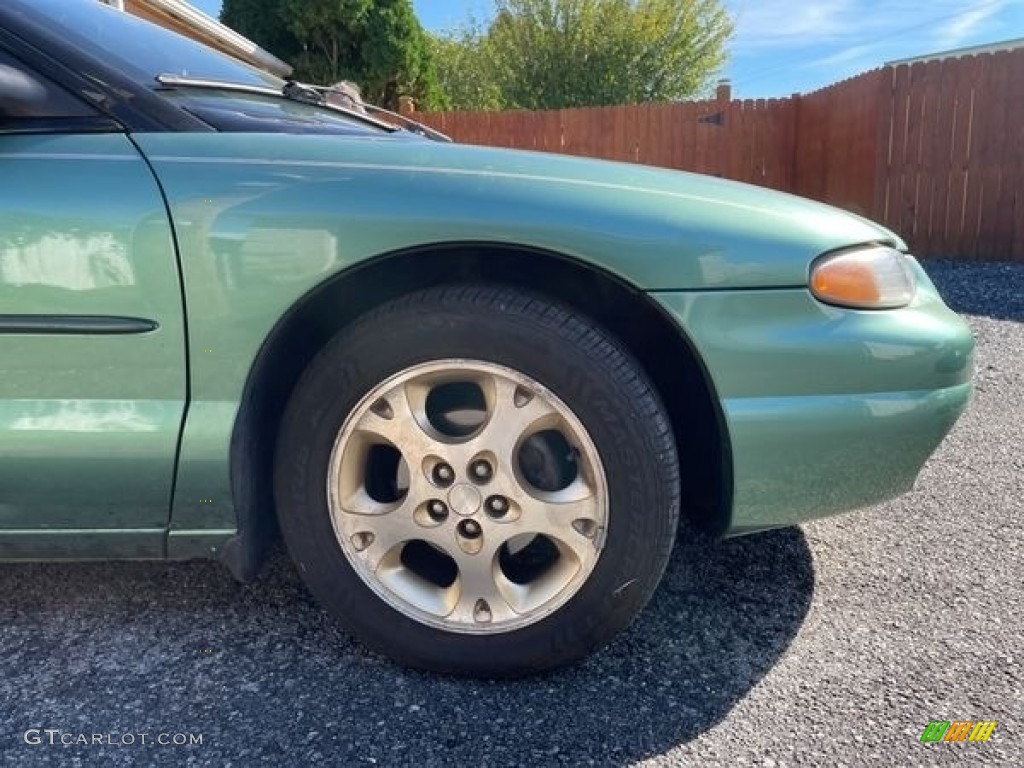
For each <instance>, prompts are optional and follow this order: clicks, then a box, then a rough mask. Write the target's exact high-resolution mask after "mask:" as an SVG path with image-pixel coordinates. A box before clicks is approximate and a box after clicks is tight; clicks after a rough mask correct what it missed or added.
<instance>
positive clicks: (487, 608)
mask: <svg viewBox="0 0 1024 768" xmlns="http://www.w3.org/2000/svg"><path fill="white" fill-rule="evenodd" d="M499 546H500V542H496V543H491V544H488V545H487V546H486V547H485V548H484V549H483V550H482V551H480V552H478V553H477V554H475V555H469V554H466V553H464V552H458V553H457V554H455V563H456V564H457V565H458V567H459V599H458V601H457V602H456V604H455V608H454V609H453V610H452V612H451V613H450V614H449V615H448V616H447V617H446V618H448V619H449V620H451V621H456V622H459V623H460V624H468V625H471V626H472V625H476V626H487V625H488V624H495V623H498V622H502V621H509V620H512V619H515V618H516V616H517V615H518V614H516V612H515V611H514V610H512V606H510V605H509V604H508V601H507V600H506V599H505V596H504V595H503V594H502V592H501V590H500V589H499V588H498V582H499V580H501V581H504V582H505V583H508V580H507V579H505V577H504V576H503V575H502V573H501V569H500V568H498V566H497V563H496V562H495V561H496V558H497V552H498V547H499Z"/></svg>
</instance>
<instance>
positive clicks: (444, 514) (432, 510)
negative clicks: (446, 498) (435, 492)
mask: <svg viewBox="0 0 1024 768" xmlns="http://www.w3.org/2000/svg"><path fill="white" fill-rule="evenodd" d="M427 514H428V515H430V519H431V520H433V521H434V522H435V523H443V522H444V521H445V520H447V519H448V505H447V504H445V503H444V502H443V501H439V500H437V499H434V500H432V501H428V502H427Z"/></svg>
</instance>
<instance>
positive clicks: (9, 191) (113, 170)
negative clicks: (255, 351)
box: [0, 47, 187, 557]
mask: <svg viewBox="0 0 1024 768" xmlns="http://www.w3.org/2000/svg"><path fill="white" fill-rule="evenodd" d="M0 366H2V375H0V557H94V556H95V557H134V556H138V557H154V556H157V557H158V556H161V555H162V554H163V552H164V547H165V543H164V542H165V536H166V528H167V524H168V514H169V509H170V502H171V495H172V490H173V478H174V469H175V453H176V449H177V444H178V437H179V434H180V430H181V423H182V416H183V412H184V408H185V402H186V390H187V385H186V350H185V336H184V320H183V299H182V292H181V281H180V276H179V272H178V266H177V260H176V255H175V247H174V238H173V234H172V228H171V223H170V221H169V219H168V215H167V209H166V206H165V205H164V202H163V198H162V195H161V192H160V188H159V185H158V184H157V182H156V179H155V178H154V176H153V174H152V172H151V170H150V168H149V166H148V164H147V163H146V161H145V159H144V158H143V157H142V155H141V154H140V153H139V152H138V150H137V149H136V148H135V146H134V144H133V143H132V141H131V139H130V138H129V137H128V136H127V135H126V134H125V133H124V132H123V131H121V130H120V128H119V127H118V126H117V124H116V123H114V122H113V121H111V120H110V119H109V118H107V117H104V116H102V115H100V114H98V113H97V112H96V111H95V110H94V108H92V107H91V106H90V105H88V104H86V103H85V102H84V101H82V100H80V99H79V98H78V97H77V96H75V95H73V94H71V93H70V92H68V91H66V90H63V89H62V88H61V87H60V86H58V85H57V84H55V83H53V82H52V81H48V80H46V79H45V78H43V77H41V76H40V75H39V74H38V73H37V72H34V71H32V70H30V69H29V68H28V67H27V66H26V65H25V64H24V63H22V62H21V61H20V60H19V59H17V58H15V57H14V56H13V55H12V54H11V53H10V52H5V51H4V49H3V48H2V47H0Z"/></svg>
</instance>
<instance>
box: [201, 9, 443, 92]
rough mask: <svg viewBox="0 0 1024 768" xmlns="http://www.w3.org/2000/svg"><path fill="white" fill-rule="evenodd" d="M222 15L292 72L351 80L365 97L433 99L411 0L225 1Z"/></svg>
mask: <svg viewBox="0 0 1024 768" xmlns="http://www.w3.org/2000/svg"><path fill="white" fill-rule="evenodd" d="M221 21H223V22H224V23H225V24H227V25H228V26H230V27H232V28H233V29H236V30H237V31H239V32H240V33H242V34H243V35H245V36H246V37H248V38H250V39H251V40H253V41H254V42H256V43H258V44H259V45H260V46H262V47H263V48H265V49H266V50H268V51H270V52H271V53H273V54H274V55H275V56H277V57H278V58H281V59H284V60H285V61H287V62H288V63H290V64H291V65H292V66H294V67H295V77H296V78H297V79H300V80H306V81H310V82H314V83H321V84H328V83H333V82H337V81H338V80H352V81H354V82H356V83H358V85H359V86H360V88H361V89H362V92H363V97H364V98H365V99H366V100H367V101H371V102H374V103H377V104H381V105H383V106H387V107H391V108H394V107H396V106H397V102H398V97H399V96H404V95H411V96H414V97H416V98H418V99H420V100H422V101H424V102H426V103H427V104H430V103H432V102H433V101H434V100H435V99H436V75H435V72H434V68H433V61H432V59H431V47H430V39H429V37H428V36H427V34H426V32H424V30H423V27H422V26H421V25H420V23H419V21H418V20H417V18H416V14H415V13H414V12H413V9H412V4H411V2H410V0H225V1H224V7H223V10H222V11H221Z"/></svg>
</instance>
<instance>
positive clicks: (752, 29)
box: [728, 0, 857, 48]
mask: <svg viewBox="0 0 1024 768" xmlns="http://www.w3.org/2000/svg"><path fill="white" fill-rule="evenodd" d="M728 5H729V6H730V10H731V11H732V12H733V17H734V18H735V20H736V37H735V44H736V46H737V47H746V48H760V47H788V46H794V45H802V44H806V43H807V41H808V39H812V40H817V41H822V40H824V39H828V38H830V37H832V36H834V35H836V34H838V33H840V32H842V30H843V28H844V18H845V17H846V16H847V15H848V14H849V13H850V12H851V10H853V9H854V8H855V7H856V6H857V2H856V0H819V1H818V2H813V3H800V2H799V1H798V0H796V1H794V0H760V1H759V0H733V1H732V2H730V3H728Z"/></svg>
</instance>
